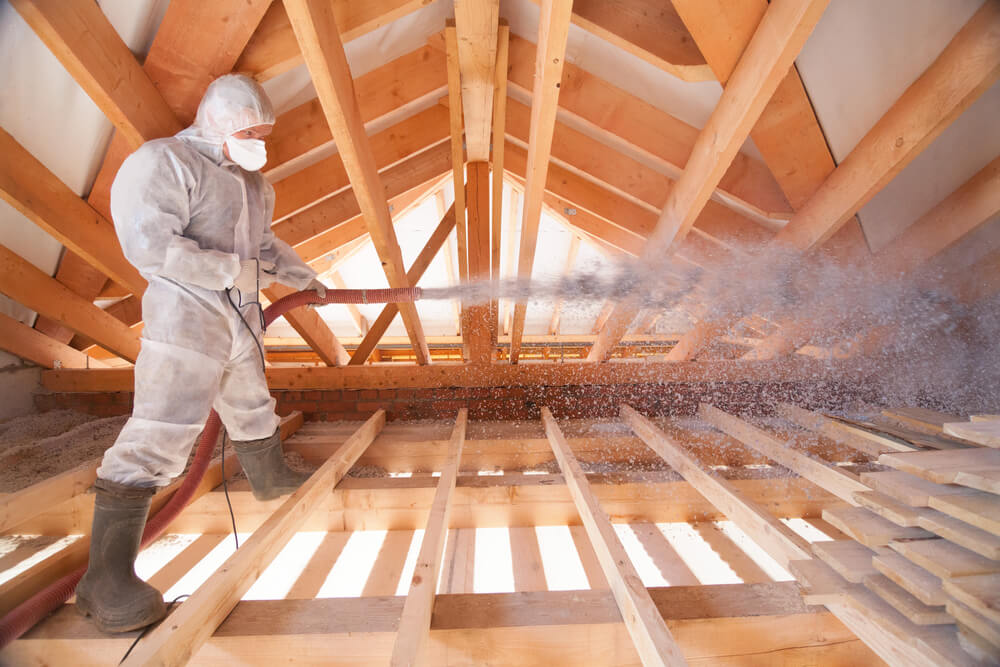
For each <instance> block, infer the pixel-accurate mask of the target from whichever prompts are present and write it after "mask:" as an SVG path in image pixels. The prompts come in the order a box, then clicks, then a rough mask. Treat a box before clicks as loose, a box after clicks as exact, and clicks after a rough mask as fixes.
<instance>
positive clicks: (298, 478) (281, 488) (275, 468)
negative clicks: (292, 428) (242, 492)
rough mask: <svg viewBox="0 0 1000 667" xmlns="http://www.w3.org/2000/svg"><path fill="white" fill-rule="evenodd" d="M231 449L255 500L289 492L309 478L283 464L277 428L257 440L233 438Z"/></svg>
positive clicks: (307, 475) (305, 474)
mask: <svg viewBox="0 0 1000 667" xmlns="http://www.w3.org/2000/svg"><path fill="white" fill-rule="evenodd" d="M233 449H235V450H236V458H238V459H239V460H240V465H241V466H243V472H245V473H246V475H247V479H248V480H250V490H251V491H253V497H254V498H256V499H257V500H271V499H272V498H277V497H278V496H281V495H284V494H286V493H291V492H292V491H294V490H295V489H297V488H299V487H300V486H302V484H303V483H304V482H305V481H306V480H307V479H309V473H304V472H295V471H294V470H292V469H291V468H289V467H288V464H286V463H285V456H284V454H283V453H282V450H281V431H280V430H278V429H275V431H274V433H272V434H271V436H270V437H268V438H261V439H260V440H233Z"/></svg>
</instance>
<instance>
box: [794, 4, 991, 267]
mask: <svg viewBox="0 0 1000 667" xmlns="http://www.w3.org/2000/svg"><path fill="white" fill-rule="evenodd" d="M998 25H1000V6H997V4H996V3H992V2H989V3H984V4H983V6H982V7H980V9H979V10H978V11H977V12H976V13H975V14H974V15H973V16H972V18H971V19H969V21H968V22H967V23H966V24H965V26H963V27H962V29H961V30H959V31H958V33H957V34H956V35H955V37H953V38H952V40H951V41H950V42H949V43H948V45H947V46H946V47H945V48H944V50H943V51H942V52H941V53H940V55H938V57H937V58H936V59H935V61H934V62H933V63H932V64H931V65H930V66H929V67H928V68H927V69H926V70H925V71H924V73H923V74H921V75H920V77H919V78H918V79H917V80H916V81H914V82H913V83H912V84H911V85H910V87H909V88H907V89H906V92H904V93H903V94H902V95H901V96H900V98H899V99H898V100H897V101H896V102H895V103H894V104H893V105H892V107H890V109H889V110H888V111H887V112H886V113H885V115H883V116H882V118H881V119H879V121H878V122H877V123H876V124H875V125H874V127H872V129H871V130H869V131H868V133H867V134H866V135H865V136H864V137H863V138H862V139H861V140H860V141H859V142H858V144H857V145H856V146H855V147H854V149H853V150H852V151H851V152H850V154H848V156H847V157H846V158H844V160H842V161H841V162H840V164H839V165H838V166H837V168H836V169H835V170H834V172H833V173H832V174H831V175H830V177H829V178H827V180H826V181H825V182H824V183H823V186H822V187H821V188H820V189H819V190H818V191H817V192H816V194H815V195H813V197H812V198H811V199H810V200H809V201H808V202H807V203H806V204H805V206H803V207H802V208H801V209H799V211H797V212H796V214H795V216H794V217H793V218H792V220H791V221H790V222H789V223H788V225H787V226H786V227H785V228H784V229H783V230H782V231H781V232H780V233H779V234H778V237H777V239H776V240H777V241H779V242H781V243H786V244H788V245H791V246H793V247H795V248H798V249H799V250H803V251H804V250H809V249H811V248H815V247H817V246H819V245H821V244H822V243H823V242H824V241H825V240H827V239H828V238H830V237H831V236H833V234H834V233H835V232H836V231H837V230H838V229H839V228H840V226H841V225H843V224H844V223H845V222H846V221H847V220H849V219H850V218H851V217H852V216H853V215H854V214H855V213H856V212H857V211H858V210H859V209H860V208H861V207H862V206H864V205H865V204H866V203H867V202H868V201H869V200H871V198H872V197H874V196H875V194H876V193H878V192H879V191H880V190H881V189H882V188H883V187H884V186H885V185H886V184H887V183H888V182H889V181H890V180H892V179H893V178H894V177H895V176H896V174H898V173H899V172H900V171H902V170H903V168H904V167H906V165H907V164H909V163H910V162H911V161H912V160H913V159H914V158H915V157H916V156H917V155H919V154H920V153H921V152H922V151H923V149H924V148H926V147H927V146H928V145H929V144H930V143H931V142H932V141H933V140H934V139H935V138H936V137H937V136H938V135H940V134H941V132H943V131H944V129H945V128H946V127H948V126H949V125H950V124H951V122H952V121H953V120H954V119H956V118H957V117H958V116H959V115H960V114H961V113H962V112H963V111H965V109H967V108H968V107H969V106H970V105H971V104H972V103H973V102H974V101H975V100H976V99H978V97H979V96H980V95H981V94H982V93H983V91H985V90H986V89H987V88H989V87H990V86H991V85H992V84H993V83H994V82H995V81H996V80H997V78H998V77H1000V30H997V26H998ZM916 119H919V120H916Z"/></svg>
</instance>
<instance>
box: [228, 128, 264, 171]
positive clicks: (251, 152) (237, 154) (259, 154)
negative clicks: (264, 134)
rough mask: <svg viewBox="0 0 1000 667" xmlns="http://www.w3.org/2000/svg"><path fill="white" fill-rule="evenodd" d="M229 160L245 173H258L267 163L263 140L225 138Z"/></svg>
mask: <svg viewBox="0 0 1000 667" xmlns="http://www.w3.org/2000/svg"><path fill="white" fill-rule="evenodd" d="M226 147H227V148H228V149H229V158H230V159H231V160H232V161H233V162H235V163H236V164H238V165H240V166H241V167H243V168H244V169H246V170H247V171H258V170H259V169H260V168H261V167H263V166H264V164H266V163H267V147H266V146H265V145H264V140H263V139H238V138H236V137H234V136H228V137H226Z"/></svg>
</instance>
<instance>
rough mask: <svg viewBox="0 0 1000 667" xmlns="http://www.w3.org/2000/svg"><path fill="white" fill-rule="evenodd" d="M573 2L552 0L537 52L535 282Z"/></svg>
mask: <svg viewBox="0 0 1000 667" xmlns="http://www.w3.org/2000/svg"><path fill="white" fill-rule="evenodd" d="M572 8H573V1H572V0H546V1H545V2H544V3H543V4H542V7H541V15H540V17H539V20H538V47H537V50H536V54H535V80H534V86H533V88H532V93H531V99H532V104H531V125H530V128H529V130H528V158H527V165H526V167H525V185H524V208H523V212H522V215H521V245H520V248H519V250H518V254H517V277H518V279H519V280H530V278H531V272H532V269H533V267H534V263H535V248H536V245H537V244H538V225H539V223H540V222H541V215H542V200H543V199H544V193H545V183H546V179H547V177H548V172H549V156H550V154H551V151H552V135H553V132H554V131H555V124H556V111H557V110H558V105H559V91H560V86H561V85H562V78H563V62H564V61H565V59H566V40H567V39H568V37H569V23H570V18H571V16H572ZM527 309H528V304H527V302H526V301H523V302H522V301H517V302H516V303H515V304H514V315H513V319H512V321H511V327H510V363H511V364H516V363H517V362H518V356H519V355H520V352H521V339H522V337H523V335H524V320H525V317H526V314H527Z"/></svg>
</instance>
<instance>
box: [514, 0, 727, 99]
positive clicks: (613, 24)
mask: <svg viewBox="0 0 1000 667" xmlns="http://www.w3.org/2000/svg"><path fill="white" fill-rule="evenodd" d="M534 2H535V3H536V4H538V3H539V0H534ZM573 23H575V24H576V25H578V26H580V27H581V28H583V29H584V30H586V31H587V32H590V33H592V34H594V35H596V36H597V37H600V38H601V39H603V40H605V41H608V42H610V43H612V44H614V45H615V46H617V47H619V48H621V49H622V50H624V51H626V52H628V53H631V54H632V55H634V56H637V57H639V58H641V59H643V60H645V61H646V62H648V63H649V64H651V65H653V66H655V67H658V68H660V69H662V70H663V71H665V72H669V73H670V74H672V75H674V76H676V77H678V78H679V79H682V80H684V81H711V80H712V79H713V78H714V77H713V73H712V70H711V69H710V68H709V66H708V65H706V64H705V57H704V56H702V54H701V53H700V52H699V51H698V47H697V46H696V45H695V43H694V41H693V40H692V39H691V34H690V33H688V30H687V28H686V27H685V25H684V23H683V22H682V21H681V17H679V16H678V11H677V10H676V9H675V8H674V7H673V6H672V5H671V3H669V2H657V0H576V2H574V3H573Z"/></svg>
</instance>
